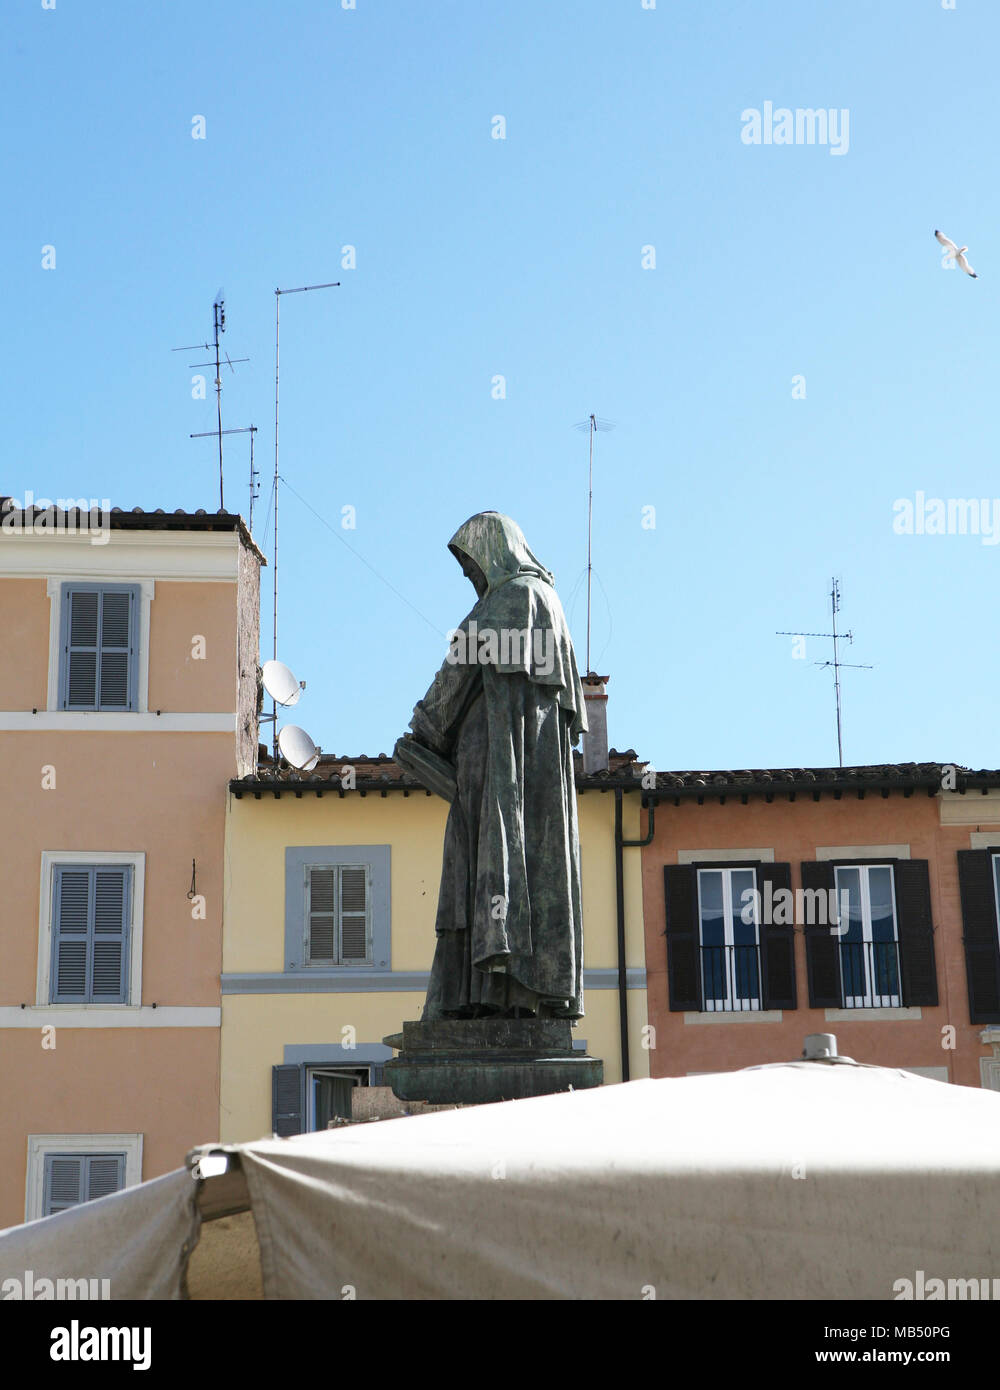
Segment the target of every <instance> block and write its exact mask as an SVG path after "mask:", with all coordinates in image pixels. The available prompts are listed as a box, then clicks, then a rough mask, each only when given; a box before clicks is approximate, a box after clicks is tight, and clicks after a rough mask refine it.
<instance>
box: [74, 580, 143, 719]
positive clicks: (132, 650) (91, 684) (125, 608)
mask: <svg viewBox="0 0 1000 1390" xmlns="http://www.w3.org/2000/svg"><path fill="white" fill-rule="evenodd" d="M138 612H139V586H138V585H136V584H104V585H101V584H78V583H73V584H65V585H64V586H63V591H62V633H61V640H60V663H59V708H60V709H64V710H134V709H136V708H137V704H136V686H137V678H138V660H137V631H138Z"/></svg>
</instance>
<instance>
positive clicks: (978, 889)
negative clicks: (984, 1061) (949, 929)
mask: <svg viewBox="0 0 1000 1390" xmlns="http://www.w3.org/2000/svg"><path fill="white" fill-rule="evenodd" d="M958 883H959V888H960V890H961V898H962V929H963V930H962V944H963V946H964V948H965V974H966V982H967V985H968V990H969V1019H970V1021H971V1022H972V1023H992V1024H1000V934H998V930H997V923H998V920H1000V845H993V846H988V847H986V848H984V849H960V850H959V851H958Z"/></svg>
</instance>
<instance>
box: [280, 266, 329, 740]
mask: <svg viewBox="0 0 1000 1390" xmlns="http://www.w3.org/2000/svg"><path fill="white" fill-rule="evenodd" d="M339 287H340V281H339V280H329V281H326V282H325V283H324V284H322V285H299V286H298V287H297V288H295V289H290V290H282V289H275V291H274V488H273V495H274V553H273V556H272V564H273V569H274V573H273V574H272V576H271V578H272V584H273V599H272V603H273V608H272V614H271V659H272V661H277V659H278V479H279V476H280V475H279V473H278V383H279V380H280V377H279V367H280V362H281V351H280V345H281V336H280V334H281V296H282V295H283V294H308V293H309V292H310V291H311V290H335V289H339ZM270 693H271V692H270V691H268V694H270ZM270 717H271V720H272V721H274V724H275V730H276V731H277V717H278V710H277V702H276V701H275V699H274V697H273V696H272V702H271V716H270ZM306 737H308V735H306ZM289 738H290V739H291V738H293V736H292V735H289ZM278 747H279V745H278V736H277V732H275V738H274V758H275V761H277V758H278ZM289 749H290V751H291V752H293V753H295V754H297V755H301V754H303V753H304V752H305V745H298V744H296V745H295V746H293V745H292V744H289ZM282 751H283V750H282ZM316 756H317V758H318V757H319V754H318V753H317V754H316ZM289 761H290V759H289ZM310 766H313V767H314V766H315V763H311V764H310Z"/></svg>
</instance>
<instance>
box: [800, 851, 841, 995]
mask: <svg viewBox="0 0 1000 1390" xmlns="http://www.w3.org/2000/svg"><path fill="white" fill-rule="evenodd" d="M833 886H834V873H833V865H832V864H830V863H827V862H826V861H821V862H818V863H817V862H815V861H812V860H809V861H807V862H806V863H804V864H803V865H802V887H803V888H805V889H816V888H821V889H822V890H823V891H824V892H825V893H829V892H830V891H831V890H832V888H833ZM828 901H829V899H828ZM816 915H817V916H822V917H823V918H824V922H823V923H814V924H813V925H812V926H809V925H808V923H807V924H806V925H805V927H804V928H803V930H804V932H805V938H806V971H807V973H808V976H809V1007H810V1008H811V1009H839V1008H840V1007H841V1006H842V1004H843V999H842V997H841V990H840V959H839V948H840V937H839V936H837V935H836V933H835V932H833V931H831V929H830V925H827V924H825V918H826V913H825V911H824V912H823V913H821V914H820V913H817V914H816ZM803 916H804V917H808V916H809V913H808V912H807V911H805V909H803Z"/></svg>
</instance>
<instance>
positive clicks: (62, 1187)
mask: <svg viewBox="0 0 1000 1390" xmlns="http://www.w3.org/2000/svg"><path fill="white" fill-rule="evenodd" d="M83 1178H84V1173H83V1158H82V1157H81V1156H80V1155H78V1154H46V1155H45V1189H44V1192H43V1194H42V1212H43V1214H44V1215H45V1216H54V1215H55V1213H56V1212H57V1211H66V1210H67V1208H68V1207H75V1206H76V1205H77V1204H78V1203H79V1202H82V1201H83Z"/></svg>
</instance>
